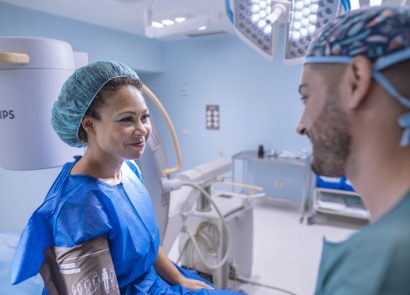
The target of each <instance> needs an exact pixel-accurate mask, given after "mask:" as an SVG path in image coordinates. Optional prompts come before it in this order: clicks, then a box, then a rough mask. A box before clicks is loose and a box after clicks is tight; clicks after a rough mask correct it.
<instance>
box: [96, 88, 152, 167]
mask: <svg viewBox="0 0 410 295" xmlns="http://www.w3.org/2000/svg"><path fill="white" fill-rule="evenodd" d="M98 113H99V114H100V120H96V119H92V120H93V131H94V132H93V140H92V141H89V148H92V149H95V148H96V149H97V150H99V152H100V153H102V154H106V155H107V156H108V155H111V156H113V157H114V158H117V159H119V160H125V159H138V158H140V157H141V155H142V153H143V152H144V149H145V144H146V142H147V140H148V137H149V135H150V134H151V130H152V127H151V123H150V119H149V117H150V115H149V111H148V108H147V105H146V104H145V101H144V98H143V96H142V94H141V92H140V91H139V90H138V89H137V88H136V87H134V86H132V85H126V86H122V87H121V88H119V89H118V90H117V91H115V92H112V93H107V94H106V96H105V102H104V105H102V106H101V107H100V108H99V109H98ZM90 144H91V145H93V146H90Z"/></svg>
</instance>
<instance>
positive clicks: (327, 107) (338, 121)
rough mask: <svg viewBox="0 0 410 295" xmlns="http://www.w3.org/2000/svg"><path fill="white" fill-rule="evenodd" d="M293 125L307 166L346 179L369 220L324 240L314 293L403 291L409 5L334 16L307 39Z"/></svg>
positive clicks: (409, 194) (408, 215)
mask: <svg viewBox="0 0 410 295" xmlns="http://www.w3.org/2000/svg"><path fill="white" fill-rule="evenodd" d="M299 92H300V94H301V96H302V100H303V102H304V104H305V109H304V113H303V115H302V117H301V120H300V123H299V124H298V127H297V131H298V132H299V133H300V134H303V135H306V136H308V138H309V139H310V141H311V142H312V145H313V161H312V169H313V170H314V172H315V173H317V174H320V175H325V176H333V177H340V176H346V177H347V178H349V179H350V181H351V182H352V183H353V186H354V187H355V189H356V191H357V192H358V193H359V194H360V195H361V196H362V198H363V200H364V202H365V204H366V206H367V208H368V209H369V211H370V214H371V224H370V225H368V226H366V227H364V228H363V229H362V230H360V231H359V232H357V233H355V234H354V235H353V236H351V237H350V238H349V239H348V240H346V241H344V242H342V243H329V242H326V241H325V242H324V245H323V253H322V259H321V263H320V270H319V274H318V280H317V285H316V290H315V294H337V295H341V294H346V295H347V294H348V295H356V294H360V295H362V294H372V295H373V294H410V10H409V9H408V8H405V7H393V6H379V7H373V8H366V9H360V10H356V11H352V12H349V13H346V14H343V15H341V16H339V17H338V18H336V19H335V20H334V21H332V22H331V23H329V24H328V25H326V26H325V27H324V28H323V29H322V30H321V31H320V32H319V34H318V36H317V37H316V38H315V39H314V40H313V41H312V43H311V44H310V46H309V48H308V50H307V53H306V59H305V64H304V68H303V75H302V81H301V85H300V87H299Z"/></svg>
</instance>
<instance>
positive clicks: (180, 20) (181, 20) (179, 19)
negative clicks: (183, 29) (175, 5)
mask: <svg viewBox="0 0 410 295" xmlns="http://www.w3.org/2000/svg"><path fill="white" fill-rule="evenodd" d="M175 21H176V22H177V23H183V22H184V21H186V18H185V17H176V18H175Z"/></svg>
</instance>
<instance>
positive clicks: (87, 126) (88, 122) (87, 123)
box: [81, 116, 95, 134]
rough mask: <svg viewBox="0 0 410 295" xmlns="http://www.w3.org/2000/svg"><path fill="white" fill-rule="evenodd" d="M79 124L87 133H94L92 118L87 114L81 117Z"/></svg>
mask: <svg viewBox="0 0 410 295" xmlns="http://www.w3.org/2000/svg"><path fill="white" fill-rule="evenodd" d="M81 126H82V127H83V129H84V130H85V132H87V134H90V133H95V127H94V120H93V118H91V117H89V116H86V117H84V118H83V120H82V122H81Z"/></svg>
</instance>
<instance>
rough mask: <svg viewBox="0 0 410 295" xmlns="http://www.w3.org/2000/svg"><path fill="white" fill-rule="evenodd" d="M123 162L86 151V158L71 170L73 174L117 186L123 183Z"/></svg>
mask: <svg viewBox="0 0 410 295" xmlns="http://www.w3.org/2000/svg"><path fill="white" fill-rule="evenodd" d="M122 163H123V160H122V159H118V158H114V157H108V156H103V155H95V154H94V153H92V152H90V151H89V150H86V152H85V154H84V156H83V157H82V158H81V159H80V160H79V161H78V162H77V163H76V164H75V165H74V167H73V169H71V172H70V173H71V174H86V175H90V176H94V177H96V178H99V179H101V180H103V181H105V182H108V183H111V184H116V183H119V182H121V166H122Z"/></svg>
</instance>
